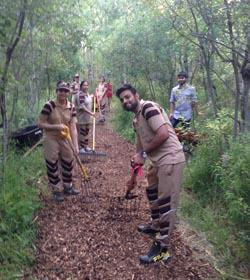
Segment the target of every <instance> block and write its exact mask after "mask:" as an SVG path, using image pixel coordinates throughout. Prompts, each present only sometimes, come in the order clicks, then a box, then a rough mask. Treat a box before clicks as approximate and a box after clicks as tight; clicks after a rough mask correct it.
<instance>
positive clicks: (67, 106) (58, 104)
mask: <svg viewBox="0 0 250 280" xmlns="http://www.w3.org/2000/svg"><path fill="white" fill-rule="evenodd" d="M55 104H56V106H57V107H61V108H64V109H70V108H71V104H70V102H69V101H68V100H67V104H66V107H63V106H62V105H61V104H60V103H59V102H58V101H57V100H56V101H55Z"/></svg>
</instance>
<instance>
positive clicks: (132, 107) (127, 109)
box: [123, 101, 138, 112]
mask: <svg viewBox="0 0 250 280" xmlns="http://www.w3.org/2000/svg"><path fill="white" fill-rule="evenodd" d="M137 106H138V101H135V102H134V103H132V104H129V107H126V106H123V108H124V110H125V111H128V112H135V110H136V108H137Z"/></svg>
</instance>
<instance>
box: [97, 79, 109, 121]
mask: <svg viewBox="0 0 250 280" xmlns="http://www.w3.org/2000/svg"><path fill="white" fill-rule="evenodd" d="M106 91H107V87H106V83H105V78H104V76H102V77H101V78H100V82H99V85H98V87H97V90H96V95H97V104H98V107H99V113H100V118H99V122H105V118H106V112H107V106H108V98H107V95H106Z"/></svg>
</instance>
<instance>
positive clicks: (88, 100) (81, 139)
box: [74, 81, 94, 153]
mask: <svg viewBox="0 0 250 280" xmlns="http://www.w3.org/2000/svg"><path fill="white" fill-rule="evenodd" d="M88 88H89V84H88V82H87V81H82V82H81V84H80V91H79V92H78V93H77V94H76V96H75V100H74V105H75V107H76V111H77V127H78V143H79V146H80V153H84V152H90V151H91V148H90V147H89V146H88V144H89V127H90V121H91V116H94V113H93V112H92V111H91V109H92V96H90V94H89V93H88Z"/></svg>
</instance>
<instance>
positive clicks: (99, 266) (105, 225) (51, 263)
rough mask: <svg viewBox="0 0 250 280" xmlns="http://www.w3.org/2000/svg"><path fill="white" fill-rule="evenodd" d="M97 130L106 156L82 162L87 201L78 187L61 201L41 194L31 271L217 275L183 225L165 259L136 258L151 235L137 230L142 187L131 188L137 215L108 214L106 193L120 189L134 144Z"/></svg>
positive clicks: (144, 208)
mask: <svg viewBox="0 0 250 280" xmlns="http://www.w3.org/2000/svg"><path fill="white" fill-rule="evenodd" d="M96 130H97V147H96V150H97V151H105V152H106V153H107V154H108V156H107V158H103V159H102V160H100V161H95V162H94V161H91V162H89V163H87V164H86V165H87V166H88V168H89V169H90V170H91V174H92V175H91V178H92V183H93V186H94V187H93V192H94V193H93V196H92V197H91V198H90V199H89V200H88V201H86V199H85V197H84V195H83V190H82V189H81V191H82V193H81V194H80V195H79V196H76V197H67V198H66V200H65V201H64V202H62V203H55V202H54V201H53V200H52V199H51V197H44V207H43V208H42V209H41V211H40V212H39V213H38V218H37V221H38V227H39V238H38V240H37V242H36V247H37V256H36V266H35V267H34V269H33V271H32V276H33V277H36V279H43V280H45V279H48V280H50V279H58V280H66V279H70V280H73V279H77V280H78V279H79V280H82V279H85V280H87V279H89V280H91V279H93V280H95V279H102V280H103V279H104V280H108V279H116V280H125V279H128V280H139V279H143V280H145V279H150V280H161V279H175V280H189V279H195V280H197V279H206V280H207V279H218V278H217V277H216V276H215V275H216V274H215V272H214V270H213V268H212V267H211V265H210V264H209V263H208V261H207V259H206V257H205V255H206V253H205V249H204V248H202V249H197V248H196V249H194V248H193V247H192V248H191V247H190V246H189V245H188V244H189V241H188V240H189V239H190V238H192V235H194V233H193V232H191V233H190V232H188V231H187V230H186V229H183V226H182V225H179V226H178V229H177V230H176V232H175V233H174V235H173V238H172V242H171V251H172V254H173V257H172V260H171V262H170V263H169V264H167V265H165V264H163V263H157V264H153V265H149V266H143V265H140V264H139V260H138V258H139V255H141V254H144V253H146V252H147V251H148V249H149V247H150V246H151V240H150V239H149V238H146V237H143V236H142V235H141V234H140V233H138V232H137V225H138V224H139V223H140V222H142V221H148V220H149V208H148V204H147V201H146V198H145V195H144V189H143V188H140V189H137V190H136V192H137V193H138V195H139V197H141V203H140V209H139V212H138V216H137V217H128V216H126V214H125V213H121V215H120V217H119V218H118V219H112V217H111V216H110V212H109V211H108V208H109V206H110V198H111V197H114V196H123V195H124V192H125V184H126V181H127V180H128V178H129V172H130V171H129V170H130V168H129V157H130V155H133V151H134V147H133V145H131V144H129V143H127V142H126V141H125V140H123V139H122V138H121V137H119V136H118V135H117V133H115V132H114V131H113V130H112V129H111V128H110V127H109V125H107V124H105V125H98V126H97V129H96ZM113 214H114V213H113Z"/></svg>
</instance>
